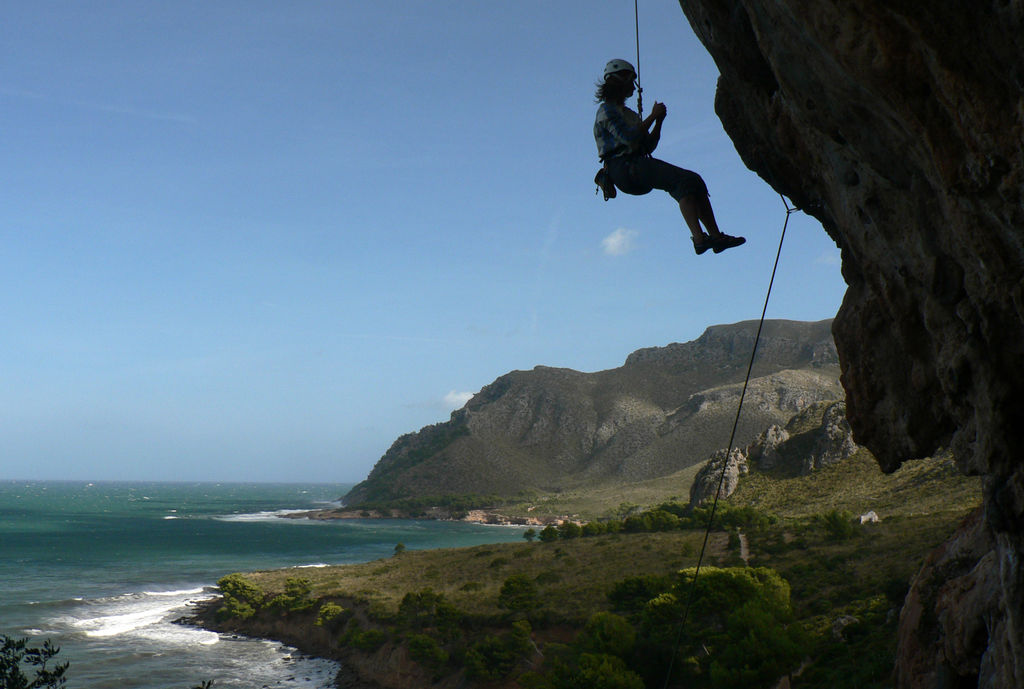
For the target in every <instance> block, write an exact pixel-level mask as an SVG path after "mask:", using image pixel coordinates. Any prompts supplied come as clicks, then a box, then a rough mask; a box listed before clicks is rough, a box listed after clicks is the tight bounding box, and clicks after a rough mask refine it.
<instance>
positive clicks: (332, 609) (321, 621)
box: [316, 603, 345, 627]
mask: <svg viewBox="0 0 1024 689" xmlns="http://www.w3.org/2000/svg"><path fill="white" fill-rule="evenodd" d="M344 612H345V608H343V607H341V606H340V605H338V604H337V603H324V604H323V605H321V606H320V610H318V611H317V614H316V626H318V627H325V626H328V625H330V624H331V623H332V622H334V621H335V620H337V619H338V618H339V617H340V616H341V614H342V613H344Z"/></svg>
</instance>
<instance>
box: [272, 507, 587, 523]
mask: <svg viewBox="0 0 1024 689" xmlns="http://www.w3.org/2000/svg"><path fill="white" fill-rule="evenodd" d="M279 516H280V517H281V518H282V519H312V520H315V521H329V520H334V519H428V520H432V521H457V522H466V523H468V524H480V525H482V526H540V527H543V526H547V525H549V524H555V525H558V524H560V523H562V522H564V521H571V518H570V517H568V516H558V517H545V518H541V517H519V516H515V517H510V516H508V515H505V514H502V513H500V512H498V511H496V510H491V509H478V510H469V511H467V512H466V513H465V514H463V515H461V516H455V515H454V514H452V513H451V512H450V511H448V510H444V509H441V508H429V509H426V510H423V511H422V512H417V513H416V514H411V513H408V512H404V511H402V510H377V509H373V510H355V509H345V508H340V509H338V508H333V509H328V510H310V511H308V512H293V513H289V514H282V515H279Z"/></svg>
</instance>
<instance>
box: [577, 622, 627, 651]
mask: <svg viewBox="0 0 1024 689" xmlns="http://www.w3.org/2000/svg"><path fill="white" fill-rule="evenodd" d="M635 642H636V630H635V629H633V625H631V624H630V623H629V621H628V620H627V619H626V618H625V617H620V616H619V615H616V614H615V613H612V612H596V613H594V614H593V615H591V616H590V619H589V620H587V626H586V627H585V628H584V629H583V633H582V634H580V637H579V639H578V643H579V645H580V648H581V649H583V650H584V651H587V652H590V653H602V654H607V655H613V656H618V657H620V658H625V657H627V656H628V655H629V653H630V651H632V650H633V644H634V643H635Z"/></svg>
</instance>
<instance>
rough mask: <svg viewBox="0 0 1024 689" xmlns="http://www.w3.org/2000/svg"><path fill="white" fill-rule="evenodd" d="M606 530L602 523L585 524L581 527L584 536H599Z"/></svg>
mask: <svg viewBox="0 0 1024 689" xmlns="http://www.w3.org/2000/svg"><path fill="white" fill-rule="evenodd" d="M607 530H608V527H607V526H605V525H604V524H603V523H602V522H587V523H586V524H584V525H583V535H584V536H600V535H601V534H603V533H605V532H606V531H607Z"/></svg>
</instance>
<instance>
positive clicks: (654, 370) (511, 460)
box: [344, 320, 843, 507]
mask: <svg viewBox="0 0 1024 689" xmlns="http://www.w3.org/2000/svg"><path fill="white" fill-rule="evenodd" d="M830 325H831V320H823V321H817V322H803V321H787V320H772V321H766V322H765V323H764V327H763V330H762V333H761V340H760V342H759V345H758V352H757V357H756V359H755V363H754V369H753V370H754V373H753V374H752V375H753V376H754V377H753V379H752V380H751V382H750V387H749V389H748V392H747V395H748V399H747V402H746V405H747V406H746V407H745V409H746V410H747V411H746V412H745V414H744V417H743V418H742V419H741V423H740V428H739V430H738V437H739V439H740V441H741V442H744V443H745V442H749V441H750V440H752V439H753V437H754V436H755V435H756V434H757V433H759V432H761V431H762V430H763V429H764V428H765V427H766V426H767V425H770V424H772V423H785V421H786V420H788V418H789V417H790V416H792V414H794V413H796V412H798V411H800V410H801V409H802V408H804V407H806V406H808V405H809V404H812V403H814V402H819V401H827V400H832V399H842V396H843V393H842V389H841V388H840V386H839V384H838V373H839V367H838V357H837V355H836V352H835V346H834V344H833V343H832V336H831V330H830ZM757 326H758V321H743V322H740V323H734V324H729V325H716V326H711V327H709V328H708V329H706V330H705V331H704V333H703V334H702V335H701V336H700V337H698V338H697V339H696V340H693V341H691V342H686V343H672V344H669V345H666V346H664V347H649V348H644V349H640V350H637V351H636V352H633V353H632V354H630V355H629V356H628V357H627V358H626V360H625V362H624V363H623V365H622V366H619V367H617V368H613V369H607V370H603V371H597V372H594V373H584V372H580V371H576V370H574V369H569V368H553V367H547V366H536V367H534V368H533V369H532V370H529V371H511V372H509V373H506V374H504V375H502V376H499V377H498V378H497V379H495V380H494V381H493V382H492V383H490V384H488V385H485V386H484V387H483V388H481V390H480V391H479V392H478V393H477V394H476V395H474V396H473V397H472V398H471V399H470V400H469V401H468V402H467V403H466V404H465V405H464V406H463V407H462V408H461V409H458V410H456V411H454V412H453V413H452V415H451V417H450V419H449V420H448V421H445V422H441V423H437V424H432V425H430V426H425V427H424V428H422V429H420V430H419V431H416V432H413V433H407V434H404V435H402V436H400V437H399V438H398V439H396V440H395V442H394V443H393V444H392V446H391V447H390V448H389V449H388V451H387V452H386V453H385V454H384V456H383V457H381V459H380V460H379V461H378V462H377V464H376V465H375V466H374V468H373V470H372V471H371V472H370V474H369V476H368V477H367V478H366V479H365V480H364V481H363V482H361V483H359V484H357V485H356V486H355V487H354V488H353V489H352V491H351V492H350V493H349V494H348V495H347V496H345V498H344V501H345V503H346V505H347V506H349V507H358V506H360V505H363V504H370V503H381V502H387V501H390V500H399V499H402V498H409V497H414V496H429V495H438V496H439V495H446V494H463V495H467V494H478V495H484V494H490V495H497V496H502V497H511V496H513V495H515V494H517V493H520V492H522V491H542V492H544V491H554V492H557V491H560V490H562V489H565V488H575V487H581V486H599V485H608V484H610V483H615V482H623V481H637V480H645V479H650V478H657V477H660V476H666V475H669V474H672V473H674V472H677V471H679V470H681V469H685V468H686V467H688V466H691V465H693V464H696V463H698V462H702V461H704V460H705V459H706V458H707V456H708V455H709V454H710V453H711V452H713V451H714V450H716V449H718V448H719V447H720V446H721V445H722V444H723V438H727V437H728V429H729V428H731V424H732V419H733V416H734V415H735V406H736V403H737V402H738V399H739V394H740V388H741V386H742V381H743V378H744V376H745V374H746V369H747V365H748V363H749V360H750V352H751V350H752V347H753V344H754V339H755V337H756V334H757Z"/></svg>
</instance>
